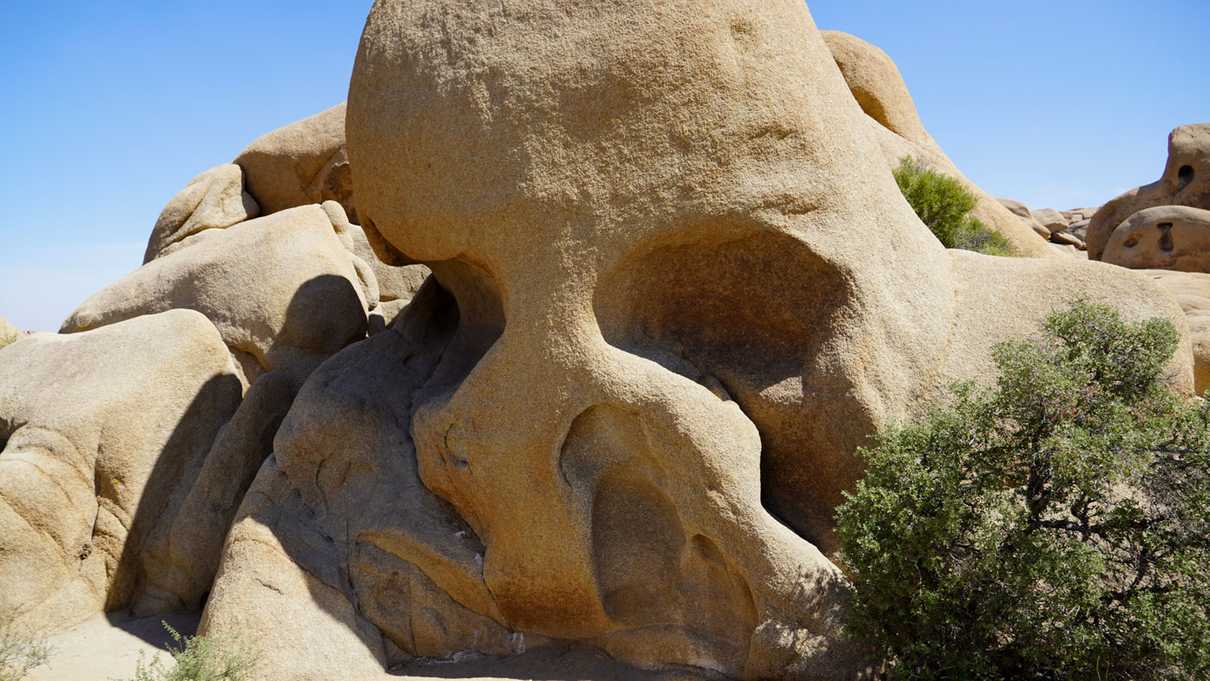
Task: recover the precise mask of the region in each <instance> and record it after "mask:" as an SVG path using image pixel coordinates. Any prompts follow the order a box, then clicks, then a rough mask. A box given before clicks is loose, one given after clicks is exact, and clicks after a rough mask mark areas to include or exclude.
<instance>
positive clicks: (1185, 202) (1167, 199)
mask: <svg viewBox="0 0 1210 681" xmlns="http://www.w3.org/2000/svg"><path fill="white" fill-rule="evenodd" d="M1155 206H1190V207H1193V208H1202V209H1207V210H1210V123H1202V124H1198V125H1185V126H1181V127H1179V128H1177V129H1175V130H1173V131H1172V133H1171V134H1170V135H1168V162H1167V164H1166V165H1165V166H1164V174H1163V175H1162V176H1161V177H1160V179H1159V180H1157V181H1155V182H1153V183H1151V184H1148V185H1144V186H1142V187H1137V188H1135V189H1131V190H1130V191H1128V192H1126V193H1125V194H1122V195H1121V196H1119V197H1117V198H1115V199H1113V200H1112V201H1110V202H1109V203H1106V204H1105V205H1104V206H1101V208H1100V209H1099V210H1097V212H1096V214H1095V215H1093V216H1092V222H1091V223H1090V224H1089V225H1088V254H1089V257H1091V258H1092V259H1094V260H1100V259H1101V257H1102V254H1103V253H1104V251H1105V247H1106V245H1107V244H1108V243H1109V239H1110V236H1111V235H1112V234H1113V232H1114V230H1115V229H1117V226H1118V225H1120V224H1122V222H1124V221H1125V220H1126V219H1127V218H1129V217H1130V216H1131V215H1134V214H1135V213H1137V212H1139V211H1141V210H1143V209H1146V208H1153V207H1155Z"/></svg>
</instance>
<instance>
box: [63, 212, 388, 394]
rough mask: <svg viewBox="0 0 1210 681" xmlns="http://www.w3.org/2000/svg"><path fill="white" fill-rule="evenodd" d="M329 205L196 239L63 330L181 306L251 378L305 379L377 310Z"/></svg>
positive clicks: (364, 271)
mask: <svg viewBox="0 0 1210 681" xmlns="http://www.w3.org/2000/svg"><path fill="white" fill-rule="evenodd" d="M329 207H331V208H334V209H335V210H334V211H329V210H325V209H324V208H321V207H320V206H314V205H313V206H304V207H300V208H295V209H291V210H288V211H283V212H280V213H275V214H273V215H269V216H267V217H263V218H258V219H255V220H250V221H248V222H243V223H240V224H238V225H235V226H232V227H229V228H227V229H209V230H206V231H204V232H200V233H198V234H195V235H193V236H191V237H189V238H187V239H185V240H184V241H182V242H179V243H177V244H176V248H175V249H174V250H172V251H171V252H170V253H168V254H166V255H162V256H161V257H157V258H155V259H154V260H152V261H151V262H149V263H148V264H146V265H144V266H143V267H141V268H139V269H138V270H136V271H134V272H133V273H131V274H130V275H128V276H127V277H125V278H124V279H122V280H120V281H118V282H117V283H115V284H113V285H111V286H109V287H108V288H106V289H104V290H102V291H100V292H98V293H96V294H94V295H93V296H92V297H91V298H89V299H88V300H86V301H84V303H82V304H81V305H80V307H79V308H77V309H76V310H75V312H73V313H72V314H71V316H70V317H68V319H67V320H66V321H65V322H64V323H63V327H62V332H64V333H72V332H77V331H87V330H89V329H94V328H97V327H101V326H104V325H106V324H112V323H114V322H117V321H122V320H124V319H131V318H133V317H137V316H139V315H144V314H153V313H156V312H162V311H164V310H169V309H173V308H187V309H192V310H197V311H199V312H201V313H202V314H204V315H206V317H207V318H208V319H210V320H211V321H212V322H213V323H214V324H215V326H217V327H218V329H219V332H220V333H221V334H222V336H223V340H224V341H225V342H226V343H227V346H228V347H229V348H230V349H231V352H232V353H233V354H234V355H235V356H236V357H237V358H238V359H239V360H240V365H241V366H242V367H243V368H244V371H245V374H246V375H247V376H248V378H249V379H250V380H251V379H254V378H255V377H256V376H257V375H259V374H260V373H261V372H263V371H269V370H272V369H274V368H281V367H284V366H286V365H289V364H292V363H298V364H301V365H303V366H306V367H308V368H307V369H306V370H304V374H305V373H306V371H309V368H312V367H314V366H315V365H316V364H318V363H319V361H320V360H322V359H323V358H325V357H327V356H329V355H331V354H332V353H334V352H336V351H337V350H339V349H341V348H343V347H344V346H346V345H348V344H349V343H351V342H353V341H354V340H358V339H360V338H364V337H365V334H366V317H367V314H368V311H369V310H370V309H372V308H374V307H375V306H376V305H377V304H378V282H377V278H376V277H375V275H374V271H373V270H372V269H371V268H370V266H369V265H368V264H366V263H365V261H363V260H361V259H360V258H358V257H357V256H356V255H354V254H353V253H352V251H351V250H350V248H349V247H348V246H346V244H345V243H342V240H341V235H340V234H339V233H338V232H337V229H338V228H339V227H340V226H341V225H344V224H347V222H348V221H347V220H345V219H344V216H343V212H342V211H340V207H339V206H338V205H337V204H335V203H332V204H329ZM333 213H335V214H336V215H337V217H336V219H335V220H334V219H333V217H332V214H333Z"/></svg>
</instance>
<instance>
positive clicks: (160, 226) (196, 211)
mask: <svg viewBox="0 0 1210 681" xmlns="http://www.w3.org/2000/svg"><path fill="white" fill-rule="evenodd" d="M258 215H260V206H259V205H257V203H256V199H254V198H252V195H251V194H249V193H248V192H246V191H244V171H243V170H241V169H240V167H239V166H237V165H235V164H232V163H228V164H226V165H221V166H215V167H214V168H211V169H210V170H207V171H206V172H204V173H202V174H201V175H198V176H197V177H195V178H193V179H192V180H190V182H189V184H187V185H185V188H184V189H182V190H181V191H180V192H178V193H177V195H176V196H174V197H172V199H171V200H169V201H168V205H166V206H164V210H163V211H162V212H161V213H160V217H159V219H157V220H156V221H155V227H154V228H152V230H151V237H150V238H149V239H148V240H147V250H146V252H145V253H144V254H143V263H144V264H146V263H149V262H151V261H152V260H154V259H155V258H158V257H159V256H161V255H163V254H165V253H167V252H168V251H169V250H170V248H171V247H172V246H174V245H176V244H179V243H180V242H182V241H184V240H185V239H187V238H188V237H191V236H193V235H194V234H197V233H198V232H203V231H205V230H207V229H225V228H227V227H230V226H232V225H235V224H239V223H241V222H244V221H245V220H251V219H252V218H255V217H256V216H258Z"/></svg>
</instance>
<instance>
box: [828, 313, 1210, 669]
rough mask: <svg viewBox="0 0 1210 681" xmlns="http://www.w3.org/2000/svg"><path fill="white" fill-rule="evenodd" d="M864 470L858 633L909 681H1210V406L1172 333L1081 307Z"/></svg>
mask: <svg viewBox="0 0 1210 681" xmlns="http://www.w3.org/2000/svg"><path fill="white" fill-rule="evenodd" d="M1044 328H1045V336H1044V340H1043V341H1041V342H1037V343H1030V342H1012V343H1005V344H1002V345H1000V346H998V347H997V348H996V350H995V354H994V358H995V362H996V365H997V366H998V368H999V370H1000V377H999V380H998V382H997V383H996V385H994V386H993V387H989V388H983V389H980V388H977V387H973V386H972V385H969V384H968V385H962V386H959V387H957V388H955V390H954V394H953V399H952V401H951V402H950V403H949V404H948V405H946V406H940V407H937V408H935V409H934V410H933V411H932V412H931V413H930V414H929V415H928V416H927V417H926V418H924V419H923V420H922V421H921V422H919V423H917V424H914V425H909V426H907V427H902V428H898V429H893V430H892V431H890V432H888V433H886V434H884V435H883V436H881V437H880V438H879V440H878V442H877V443H876V445H875V446H873V447H872V448H869V449H866V450H864V451H863V452H862V455H863V457H864V459H865V462H866V465H867V470H866V476H865V478H864V479H863V480H862V481H861V482H860V483H859V484H858V485H857V487H856V489H855V490H854V491H853V492H852V493H851V494H850V495H847V499H846V501H845V503H844V504H843V505H842V506H841V507H840V508H839V510H838V512H837V521H838V535H839V537H840V540H841V547H842V548H841V555H842V558H841V560H842V564H844V565H845V569H846V570H847V571H848V572H849V575H850V577H851V579H852V583H853V589H854V591H853V596H854V607H853V609H852V622H851V626H850V629H851V631H852V632H853V633H854V634H855V635H857V636H860V637H862V638H864V639H865V640H867V641H869V642H871V643H872V644H873V645H875V646H876V647H877V648H878V649H879V650H880V652H881V653H882V654H883V655H884V656H885V659H886V661H887V668H888V670H889V671H888V676H889V677H890V678H894V679H936V680H944V679H971V680H979V679H1056V680H1057V679H1097V680H1109V679H1130V680H1141V679H1207V678H1210V407H1208V406H1207V403H1199V402H1200V401H1197V400H1190V399H1188V398H1185V397H1183V396H1180V395H1177V394H1174V393H1173V392H1172V391H1170V390H1168V389H1166V388H1165V387H1163V385H1162V377H1163V373H1164V370H1165V366H1166V364H1167V362H1168V360H1169V359H1170V358H1171V356H1172V354H1173V352H1174V350H1175V348H1176V345H1177V334H1176V332H1175V330H1174V329H1173V327H1172V325H1171V324H1169V323H1167V322H1165V321H1160V320H1152V321H1149V322H1146V323H1142V324H1127V323H1124V322H1123V321H1122V319H1121V318H1120V317H1119V315H1118V314H1117V313H1116V312H1114V311H1113V310H1112V309H1110V308H1107V307H1102V306H1095V305H1089V304H1083V303H1081V304H1077V305H1075V306H1074V307H1073V308H1072V309H1070V310H1068V311H1064V312H1061V313H1056V314H1054V315H1052V316H1051V317H1050V318H1049V319H1048V320H1047V321H1046V323H1045V326H1044Z"/></svg>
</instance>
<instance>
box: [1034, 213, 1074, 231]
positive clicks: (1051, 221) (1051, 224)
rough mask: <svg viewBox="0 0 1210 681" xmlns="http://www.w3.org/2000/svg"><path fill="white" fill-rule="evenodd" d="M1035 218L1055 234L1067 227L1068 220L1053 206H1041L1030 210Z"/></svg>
mask: <svg viewBox="0 0 1210 681" xmlns="http://www.w3.org/2000/svg"><path fill="white" fill-rule="evenodd" d="M1030 215H1031V216H1032V217H1033V219H1034V220H1035V221H1036V222H1037V223H1038V224H1040V225H1042V226H1043V227H1045V228H1046V229H1049V230H1050V232H1051V233H1052V234H1053V233H1055V232H1062V231H1064V230H1066V229H1067V220H1066V219H1065V218H1064V217H1063V214H1062V213H1060V212H1059V211H1057V210H1055V209H1053V208H1039V209H1037V210H1033V211H1030Z"/></svg>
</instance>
